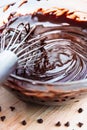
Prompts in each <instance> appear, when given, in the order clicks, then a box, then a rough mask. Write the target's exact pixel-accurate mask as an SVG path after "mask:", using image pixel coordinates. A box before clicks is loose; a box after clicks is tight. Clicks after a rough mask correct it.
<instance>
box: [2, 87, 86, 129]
mask: <svg viewBox="0 0 87 130" xmlns="http://www.w3.org/2000/svg"><path fill="white" fill-rule="evenodd" d="M76 101H78V99H73V101H72V102H67V103H66V104H65V105H64V104H61V106H41V105H38V104H31V103H29V104H26V103H24V102H22V101H20V100H19V99H17V98H16V96H14V95H13V94H11V93H10V92H8V91H7V90H5V89H4V88H3V87H0V106H1V107H2V111H1V112H0V117H1V116H6V119H5V120H4V121H1V120H0V130H87V96H86V95H84V97H81V99H79V102H76ZM10 106H14V107H15V110H14V111H11V110H10V108H9V107H10ZM79 108H83V111H82V113H78V109H79ZM39 118H42V119H43V123H38V122H37V119H39ZM23 120H26V122H27V124H26V125H25V126H23V125H22V124H21V121H23ZM58 121H60V122H61V126H60V127H58V126H55V124H56V123H57V122H58ZM67 121H69V123H70V126H69V127H66V126H64V124H65V123H66V122H67ZM78 122H81V123H83V125H82V127H78V125H77V124H78Z"/></svg>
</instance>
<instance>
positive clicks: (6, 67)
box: [0, 50, 18, 84]
mask: <svg viewBox="0 0 87 130" xmlns="http://www.w3.org/2000/svg"><path fill="white" fill-rule="evenodd" d="M17 61H18V58H17V56H16V54H14V53H13V52H12V51H9V50H5V51H3V52H1V53H0V84H1V83H3V82H4V81H5V80H6V78H7V77H8V76H9V75H10V74H11V73H12V71H13V70H14V69H15V67H16V64H17Z"/></svg>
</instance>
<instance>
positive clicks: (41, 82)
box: [10, 74, 87, 86]
mask: <svg viewBox="0 0 87 130" xmlns="http://www.w3.org/2000/svg"><path fill="white" fill-rule="evenodd" d="M10 77H11V78H14V79H16V80H19V81H23V82H28V83H33V84H42V85H49V86H58V85H62V86H65V85H76V84H80V85H81V84H87V79H81V80H76V81H67V82H55V83H49V82H46V81H39V80H32V79H27V78H23V77H20V76H17V75H15V74H10Z"/></svg>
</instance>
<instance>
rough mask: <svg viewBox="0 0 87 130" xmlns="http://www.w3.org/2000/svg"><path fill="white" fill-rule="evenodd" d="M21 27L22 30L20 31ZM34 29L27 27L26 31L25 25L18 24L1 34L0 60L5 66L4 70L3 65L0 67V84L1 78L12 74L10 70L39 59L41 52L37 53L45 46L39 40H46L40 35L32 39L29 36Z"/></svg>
mask: <svg viewBox="0 0 87 130" xmlns="http://www.w3.org/2000/svg"><path fill="white" fill-rule="evenodd" d="M21 26H22V28H21V30H20V27H21ZM35 28H36V26H34V27H32V28H31V29H30V27H29V25H28V29H27V28H26V24H20V25H18V26H17V28H16V29H13V28H6V29H5V30H4V31H3V33H2V34H1V36H0V40H1V43H0V44H1V46H0V47H1V48H0V60H1V62H2V63H4V64H6V65H5V66H4V68H3V65H2V68H1V67H0V68H1V69H0V71H2V73H1V74H0V82H1V80H2V78H5V77H7V76H5V75H9V74H10V73H12V71H11V70H14V69H15V68H16V67H17V68H20V67H25V66H26V63H27V62H29V61H31V60H32V59H33V58H36V60H37V59H38V58H39V55H41V54H42V52H40V53H39V54H38V52H39V51H40V49H41V48H43V47H44V45H45V44H41V40H44V39H46V37H44V36H40V35H37V36H36V37H32V36H31V35H32V33H33V31H34V30H35ZM27 39H28V41H27ZM2 57H4V58H2ZM9 57H10V58H9ZM5 60H6V61H7V63H6V62H5ZM9 64H10V65H9ZM14 66H16V67H14ZM5 70H6V72H5ZM3 71H4V73H3Z"/></svg>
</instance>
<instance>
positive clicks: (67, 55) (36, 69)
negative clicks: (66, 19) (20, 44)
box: [26, 26, 87, 83]
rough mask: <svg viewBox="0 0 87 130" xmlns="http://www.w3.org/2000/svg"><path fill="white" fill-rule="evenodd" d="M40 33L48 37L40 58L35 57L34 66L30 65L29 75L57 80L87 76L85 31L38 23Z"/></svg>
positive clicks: (37, 32)
mask: <svg viewBox="0 0 87 130" xmlns="http://www.w3.org/2000/svg"><path fill="white" fill-rule="evenodd" d="M38 30H39V31H38ZM40 30H41V31H40ZM38 34H39V35H41V36H46V37H47V38H46V40H45V41H44V44H45V46H44V48H43V51H42V50H41V51H42V52H43V53H41V55H40V59H39V60H36V61H35V59H34V65H32V64H29V66H28V65H27V67H26V77H27V78H29V79H35V80H40V81H47V82H50V83H53V82H60V81H62V82H66V81H74V80H80V79H85V78H86V77H87V55H86V54H87V38H86V35H87V33H86V32H84V30H82V29H81V28H79V27H73V26H59V27H44V26H37V29H36V30H35V34H34V35H38ZM35 58H36V57H35Z"/></svg>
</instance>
